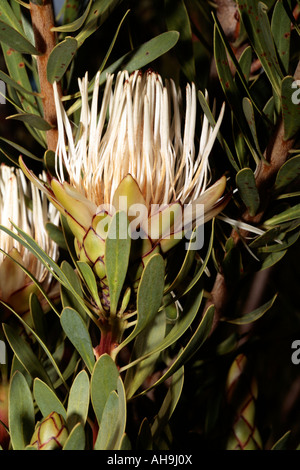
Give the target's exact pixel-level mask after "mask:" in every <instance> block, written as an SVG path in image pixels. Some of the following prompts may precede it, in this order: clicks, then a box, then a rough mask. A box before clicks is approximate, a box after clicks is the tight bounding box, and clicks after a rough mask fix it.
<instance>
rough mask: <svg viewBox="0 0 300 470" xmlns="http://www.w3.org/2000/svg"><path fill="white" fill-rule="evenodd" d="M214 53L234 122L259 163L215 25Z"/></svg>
mask: <svg viewBox="0 0 300 470" xmlns="http://www.w3.org/2000/svg"><path fill="white" fill-rule="evenodd" d="M214 55H215V61H216V67H217V72H218V75H219V79H220V84H221V86H222V89H223V92H224V95H225V96H226V99H227V102H228V104H229V106H230V108H231V109H232V113H233V115H234V117H235V119H236V122H237V124H238V126H239V128H240V131H241V133H242V135H243V138H244V140H245V142H246V143H247V145H248V148H249V150H250V152H251V153H252V155H253V158H254V160H255V162H256V163H259V157H258V155H257V152H256V151H255V149H254V146H253V143H252V141H251V138H252V136H251V133H250V134H249V126H248V123H247V121H246V118H245V115H244V112H243V109H242V107H241V101H242V96H241V93H240V92H239V89H238V87H237V84H236V82H235V81H234V79H233V76H232V72H231V69H230V66H229V60H228V57H227V52H226V49H225V46H224V44H223V39H222V36H221V33H220V31H219V29H218V28H217V26H215V29H214Z"/></svg>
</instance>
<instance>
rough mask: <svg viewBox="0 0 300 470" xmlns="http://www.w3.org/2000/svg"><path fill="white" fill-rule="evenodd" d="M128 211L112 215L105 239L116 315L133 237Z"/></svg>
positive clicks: (113, 311)
mask: <svg viewBox="0 0 300 470" xmlns="http://www.w3.org/2000/svg"><path fill="white" fill-rule="evenodd" d="M128 228H129V221H128V218H127V215H126V212H116V214H115V215H114V216H113V217H112V220H111V223H110V226H109V230H108V234H107V238H106V240H105V256H104V260H105V269H106V275H107V281H108V287H109V297H110V312H111V315H116V313H117V309H118V302H119V298H120V294H121V290H122V287H123V284H124V281H125V278H126V274H127V269H128V263H129V255H130V247H131V238H130V234H129V232H128Z"/></svg>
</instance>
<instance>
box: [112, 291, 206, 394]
mask: <svg viewBox="0 0 300 470" xmlns="http://www.w3.org/2000/svg"><path fill="white" fill-rule="evenodd" d="M202 297H203V290H202V289H201V290H200V289H198V288H194V290H193V291H191V292H190V295H189V297H188V299H187V302H186V304H185V306H184V309H183V311H182V312H181V313H180V316H179V318H178V320H177V321H176V323H175V325H174V326H173V328H172V329H171V330H170V331H169V332H168V334H167V335H166V336H165V337H164V338H163V339H162V340H161V341H159V342H158V344H157V345H154V344H152V349H151V350H150V351H146V350H145V349H144V350H143V351H141V350H140V351H139V352H140V354H139V355H137V359H135V360H134V358H133V357H132V362H130V363H129V364H128V365H126V366H124V367H122V369H121V371H122V372H123V371H124V370H126V369H128V368H129V367H132V366H134V365H136V364H138V363H140V362H141V361H144V360H145V359H147V357H149V356H150V355H152V354H157V353H159V352H161V351H163V350H165V349H166V348H168V347H169V346H171V345H172V344H174V343H176V341H178V340H179V338H181V336H182V335H183V334H184V333H185V332H186V331H187V329H188V328H189V327H190V326H191V324H192V322H193V321H194V320H195V317H196V315H197V313H198V311H199V308H200V305H201V301H202ZM154 328H155V326H154ZM146 331H148V330H146ZM159 334H161V332H160V333H158V335H159ZM138 338H139V337H138ZM147 341H148V340H145V342H146V343H147ZM146 347H147V344H146V345H145V348H146ZM129 377H130V376H129ZM132 380H133V382H134V383H133V384H129V378H127V376H126V379H125V385H128V388H127V393H129V392H128V390H132V388H133V387H134V386H135V377H133V378H132Z"/></svg>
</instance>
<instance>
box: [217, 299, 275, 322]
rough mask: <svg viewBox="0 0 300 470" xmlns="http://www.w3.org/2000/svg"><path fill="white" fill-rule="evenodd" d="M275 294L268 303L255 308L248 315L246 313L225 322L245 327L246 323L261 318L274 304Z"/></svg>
mask: <svg viewBox="0 0 300 470" xmlns="http://www.w3.org/2000/svg"><path fill="white" fill-rule="evenodd" d="M276 297H277V294H276V295H274V297H272V299H270V300H269V301H268V302H266V303H265V304H263V305H261V306H260V307H258V308H256V309H255V310H253V311H252V312H250V313H246V314H245V315H243V316H242V317H239V318H234V319H227V320H226V321H227V322H229V323H233V324H235V325H247V324H248V323H252V322H254V321H256V320H258V319H259V318H261V317H262V316H263V315H264V314H265V313H266V312H267V311H268V310H270V308H271V307H272V305H273V304H274V302H275V300H276Z"/></svg>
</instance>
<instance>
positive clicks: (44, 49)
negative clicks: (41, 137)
mask: <svg viewBox="0 0 300 470" xmlns="http://www.w3.org/2000/svg"><path fill="white" fill-rule="evenodd" d="M30 14H31V21H32V27H33V32H34V37H35V47H36V49H37V50H38V51H39V52H40V53H41V54H40V55H38V56H37V67H38V74H39V80H40V88H41V95H42V103H43V113H44V119H45V120H46V121H47V122H48V123H49V124H50V125H51V126H52V129H50V130H49V131H47V146H48V149H49V150H53V151H55V150H56V146H57V135H58V133H57V121H56V110H55V104H54V94H53V87H52V84H51V83H49V82H48V80H47V63H48V58H49V55H50V53H51V51H52V49H53V48H54V47H55V46H56V35H55V33H54V32H53V31H51V28H52V27H53V26H54V14H53V6H52V1H51V0H43V4H42V5H37V4H35V3H33V2H30ZM58 90H59V93H60V94H61V87H60V85H59V86H58Z"/></svg>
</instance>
